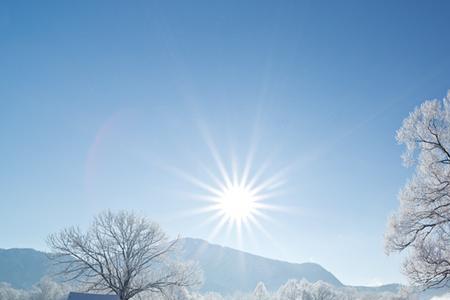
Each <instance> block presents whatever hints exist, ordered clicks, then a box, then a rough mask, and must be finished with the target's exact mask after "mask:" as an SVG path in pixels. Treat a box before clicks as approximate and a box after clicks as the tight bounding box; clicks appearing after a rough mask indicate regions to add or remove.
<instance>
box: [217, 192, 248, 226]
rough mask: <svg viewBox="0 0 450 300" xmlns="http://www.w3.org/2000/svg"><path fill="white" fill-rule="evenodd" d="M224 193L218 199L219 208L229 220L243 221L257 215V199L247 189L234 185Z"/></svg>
mask: <svg viewBox="0 0 450 300" xmlns="http://www.w3.org/2000/svg"><path fill="white" fill-rule="evenodd" d="M222 192H223V193H222V195H220V196H219V198H218V200H219V206H220V209H221V210H222V212H223V213H224V215H226V216H227V217H228V218H230V219H233V220H235V221H242V220H243V219H247V218H248V217H250V216H252V215H253V214H254V213H255V210H256V209H257V203H256V197H255V195H254V194H253V193H252V191H251V190H250V189H248V188H247V187H245V186H239V185H236V186H235V185H232V186H230V187H228V188H226V189H225V190H223V191H222Z"/></svg>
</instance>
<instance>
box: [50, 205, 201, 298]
mask: <svg viewBox="0 0 450 300" xmlns="http://www.w3.org/2000/svg"><path fill="white" fill-rule="evenodd" d="M176 243H177V240H174V241H171V242H169V241H168V239H167V236H166V234H165V233H164V232H163V231H162V230H161V228H160V227H159V225H158V224H156V223H153V222H150V221H149V220H147V219H146V218H143V217H138V216H137V215H135V214H133V213H129V212H125V211H121V212H119V213H117V214H114V213H111V212H105V213H102V214H100V215H98V216H97V217H95V219H94V221H93V223H92V224H91V226H90V228H89V229H88V230H87V231H86V232H82V231H81V230H80V229H79V228H77V227H70V228H67V229H64V230H62V231H61V232H59V233H56V234H52V235H50V236H49V238H48V244H49V246H50V247H51V249H52V250H53V253H52V255H51V257H52V258H53V259H54V261H55V263H56V264H57V265H61V266H62V272H61V273H60V274H62V275H64V276H65V278H66V279H67V280H76V281H79V282H80V283H82V284H84V285H86V287H87V290H88V291H102V292H113V293H115V294H117V295H118V296H119V298H120V299H121V300H128V299H130V298H132V297H133V296H135V295H137V294H139V293H142V292H144V291H149V292H158V293H164V292H165V289H167V288H169V287H173V286H178V287H187V286H191V285H195V284H198V283H199V276H198V270H197V269H196V268H195V266H193V265H191V264H183V263H177V262H175V261H174V260H173V259H172V258H173V255H172V253H173V251H174V249H175V245H176Z"/></svg>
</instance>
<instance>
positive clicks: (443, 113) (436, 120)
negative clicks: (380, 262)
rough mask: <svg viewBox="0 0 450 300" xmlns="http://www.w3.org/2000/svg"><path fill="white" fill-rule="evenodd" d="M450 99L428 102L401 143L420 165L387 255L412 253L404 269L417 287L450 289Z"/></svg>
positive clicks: (406, 157)
mask: <svg viewBox="0 0 450 300" xmlns="http://www.w3.org/2000/svg"><path fill="white" fill-rule="evenodd" d="M449 97H450V94H449V96H447V98H446V99H444V100H443V102H441V101H438V100H433V101H425V102H424V103H423V104H422V105H421V106H420V107H418V108H416V109H415V110H414V112H412V113H411V114H410V115H409V117H407V118H406V119H405V120H404V121H403V125H402V127H401V128H400V129H399V130H398V132H397V140H398V142H399V143H400V144H404V145H405V146H406V151H405V153H404V154H403V161H404V162H405V164H406V165H408V166H415V173H414V175H413V176H412V178H411V180H410V181H409V182H408V183H407V184H406V185H405V186H404V187H403V189H402V190H401V192H400V194H399V201H400V207H399V208H398V210H397V212H396V213H394V214H393V215H392V216H391V218H390V221H389V224H388V229H387V231H386V238H385V241H386V251H387V253H388V254H389V253H391V252H393V251H403V250H406V249H407V250H409V251H408V252H407V259H406V260H405V262H404V265H403V269H404V272H405V274H406V275H407V276H408V277H409V279H410V281H411V283H412V284H414V285H419V286H422V287H424V288H428V287H434V286H443V285H446V284H448V282H449V276H450V98H449Z"/></svg>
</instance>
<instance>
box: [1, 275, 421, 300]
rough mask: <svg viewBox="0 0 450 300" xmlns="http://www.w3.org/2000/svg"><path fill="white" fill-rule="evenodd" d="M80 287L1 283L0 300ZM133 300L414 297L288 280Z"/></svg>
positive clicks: (59, 297)
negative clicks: (249, 288)
mask: <svg viewBox="0 0 450 300" xmlns="http://www.w3.org/2000/svg"><path fill="white" fill-rule="evenodd" d="M84 289H85V287H83V286H81V285H77V286H71V285H68V284H66V283H58V282H55V281H53V280H52V279H50V278H44V279H42V280H41V281H40V282H39V283H38V284H36V285H35V286H34V287H33V288H31V289H30V290H20V289H15V288H13V287H11V286H10V285H8V284H6V283H0V299H2V300H66V299H67V296H68V294H69V292H70V291H83V290H84ZM132 299H135V300H408V299H414V297H413V296H412V295H411V294H410V293H408V291H406V290H401V291H399V292H398V293H391V292H383V293H373V292H359V291H357V290H356V289H355V288H350V287H340V288H338V287H335V286H332V285H330V284H328V283H325V282H322V281H318V282H315V283H310V282H308V281H306V280H296V279H291V280H289V281H287V282H286V283H285V284H284V285H282V286H281V287H280V288H279V289H278V290H277V291H275V292H269V291H267V289H266V287H265V286H264V283H262V282H260V283H258V284H257V285H256V287H255V289H254V291H253V292H251V293H241V292H236V293H235V294H233V295H221V294H219V293H214V292H206V293H200V292H198V291H195V290H192V289H189V288H186V287H178V286H170V287H167V288H166V289H165V291H164V293H155V292H150V291H147V292H144V293H140V294H139V295H136V296H134V297H133V298H132Z"/></svg>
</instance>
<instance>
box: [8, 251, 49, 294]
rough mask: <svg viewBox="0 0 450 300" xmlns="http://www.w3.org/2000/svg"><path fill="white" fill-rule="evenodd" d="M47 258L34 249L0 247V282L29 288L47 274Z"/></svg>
mask: <svg viewBox="0 0 450 300" xmlns="http://www.w3.org/2000/svg"><path fill="white" fill-rule="evenodd" d="M49 265H50V264H49V260H48V258H47V256H46V254H45V253H43V252H39V251H36V250H34V249H7V250H4V249H0V282H7V283H10V284H11V285H12V286H14V287H16V288H23V289H26V288H30V287H31V286H32V285H33V284H35V283H36V282H38V281H39V280H40V279H41V278H42V277H43V276H45V275H47V274H48V270H49Z"/></svg>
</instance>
